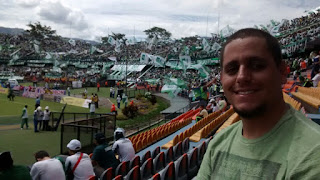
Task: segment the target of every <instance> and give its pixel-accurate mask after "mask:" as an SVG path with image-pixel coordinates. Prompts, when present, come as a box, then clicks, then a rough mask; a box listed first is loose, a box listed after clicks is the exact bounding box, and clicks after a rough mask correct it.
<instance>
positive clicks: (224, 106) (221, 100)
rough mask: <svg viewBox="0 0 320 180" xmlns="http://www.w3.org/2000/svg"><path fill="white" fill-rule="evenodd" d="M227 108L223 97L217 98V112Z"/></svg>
mask: <svg viewBox="0 0 320 180" xmlns="http://www.w3.org/2000/svg"><path fill="white" fill-rule="evenodd" d="M226 107H227V101H226V100H225V99H224V97H223V96H222V97H219V101H218V108H219V110H222V111H223V110H225V109H226Z"/></svg>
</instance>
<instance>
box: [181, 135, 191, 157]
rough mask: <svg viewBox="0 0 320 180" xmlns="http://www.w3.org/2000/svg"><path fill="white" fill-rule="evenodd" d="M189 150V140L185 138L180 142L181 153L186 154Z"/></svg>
mask: <svg viewBox="0 0 320 180" xmlns="http://www.w3.org/2000/svg"><path fill="white" fill-rule="evenodd" d="M189 148H190V142H189V138H188V137H187V138H185V139H184V140H183V141H182V152H183V153H186V152H188V151H189Z"/></svg>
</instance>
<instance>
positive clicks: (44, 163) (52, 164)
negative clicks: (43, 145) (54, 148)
mask: <svg viewBox="0 0 320 180" xmlns="http://www.w3.org/2000/svg"><path fill="white" fill-rule="evenodd" d="M34 157H35V158H36V161H37V162H36V163H34V164H33V166H32V168H31V171H30V174H31V176H32V179H37V180H47V179H48V180H49V179H61V180H63V179H66V176H65V174H64V170H63V166H62V164H61V162H60V161H59V160H58V159H52V158H50V156H49V154H48V153H47V152H46V151H38V152H37V153H36V154H35V155H34Z"/></svg>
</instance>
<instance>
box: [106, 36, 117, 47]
mask: <svg viewBox="0 0 320 180" xmlns="http://www.w3.org/2000/svg"><path fill="white" fill-rule="evenodd" d="M108 43H109V44H111V45H115V44H116V40H115V39H114V38H113V37H112V36H109V37H108Z"/></svg>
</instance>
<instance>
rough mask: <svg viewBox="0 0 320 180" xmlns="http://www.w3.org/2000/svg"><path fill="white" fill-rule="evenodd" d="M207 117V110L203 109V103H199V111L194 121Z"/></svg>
mask: <svg viewBox="0 0 320 180" xmlns="http://www.w3.org/2000/svg"><path fill="white" fill-rule="evenodd" d="M205 117H208V111H207V110H206V109H205V107H204V105H203V104H201V105H200V113H199V115H198V116H197V117H196V121H197V122H198V121H200V120H201V119H203V118H205Z"/></svg>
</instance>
